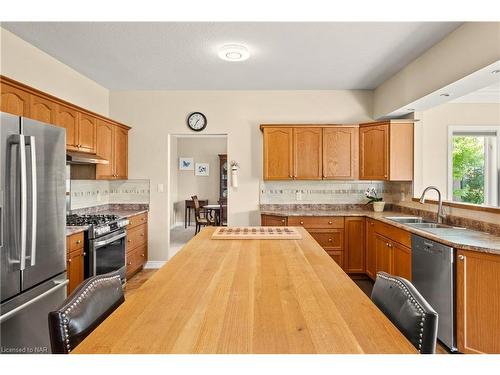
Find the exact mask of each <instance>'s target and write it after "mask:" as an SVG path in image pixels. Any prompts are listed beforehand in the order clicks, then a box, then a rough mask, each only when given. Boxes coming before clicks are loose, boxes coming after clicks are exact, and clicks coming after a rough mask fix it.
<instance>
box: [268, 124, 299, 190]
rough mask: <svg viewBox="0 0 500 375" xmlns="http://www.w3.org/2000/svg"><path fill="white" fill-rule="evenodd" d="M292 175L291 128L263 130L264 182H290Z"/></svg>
mask: <svg viewBox="0 0 500 375" xmlns="http://www.w3.org/2000/svg"><path fill="white" fill-rule="evenodd" d="M292 174H293V132H292V128H265V129H264V180H291V179H292V177H293V175H292Z"/></svg>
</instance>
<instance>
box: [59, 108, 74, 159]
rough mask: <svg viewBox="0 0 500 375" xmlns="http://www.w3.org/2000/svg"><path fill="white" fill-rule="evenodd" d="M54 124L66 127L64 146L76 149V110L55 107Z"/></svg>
mask: <svg viewBox="0 0 500 375" xmlns="http://www.w3.org/2000/svg"><path fill="white" fill-rule="evenodd" d="M56 125H57V126H60V127H62V128H65V129H66V148H67V149H68V150H78V112H77V111H76V110H74V109H72V108H69V107H66V106H62V105H59V106H58V107H57V114H56Z"/></svg>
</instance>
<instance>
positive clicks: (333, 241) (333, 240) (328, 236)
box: [308, 229, 344, 250]
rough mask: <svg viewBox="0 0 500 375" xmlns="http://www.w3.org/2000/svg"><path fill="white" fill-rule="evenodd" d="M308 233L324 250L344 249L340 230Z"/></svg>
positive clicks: (342, 233) (316, 230)
mask: <svg viewBox="0 0 500 375" xmlns="http://www.w3.org/2000/svg"><path fill="white" fill-rule="evenodd" d="M308 232H309V233H310V234H311V236H313V238H314V239H315V240H316V241H317V242H318V243H319V244H320V245H321V247H323V248H324V249H325V250H343V249H344V231H343V230H342V229H333V230H331V229H310V230H308Z"/></svg>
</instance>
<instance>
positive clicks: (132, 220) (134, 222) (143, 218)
mask: <svg viewBox="0 0 500 375" xmlns="http://www.w3.org/2000/svg"><path fill="white" fill-rule="evenodd" d="M128 221H129V224H128V225H127V229H131V228H134V227H136V226H138V225H141V224H146V223H147V222H148V213H147V212H144V213H142V214H139V215H134V216H130V217H129V218H128Z"/></svg>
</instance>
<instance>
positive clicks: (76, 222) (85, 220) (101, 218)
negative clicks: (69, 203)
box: [66, 214, 119, 226]
mask: <svg viewBox="0 0 500 375" xmlns="http://www.w3.org/2000/svg"><path fill="white" fill-rule="evenodd" d="M118 219H119V216H117V215H77V214H73V215H67V216H66V225H67V226H83V225H102V224H107V223H110V222H112V221H116V220H118Z"/></svg>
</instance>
